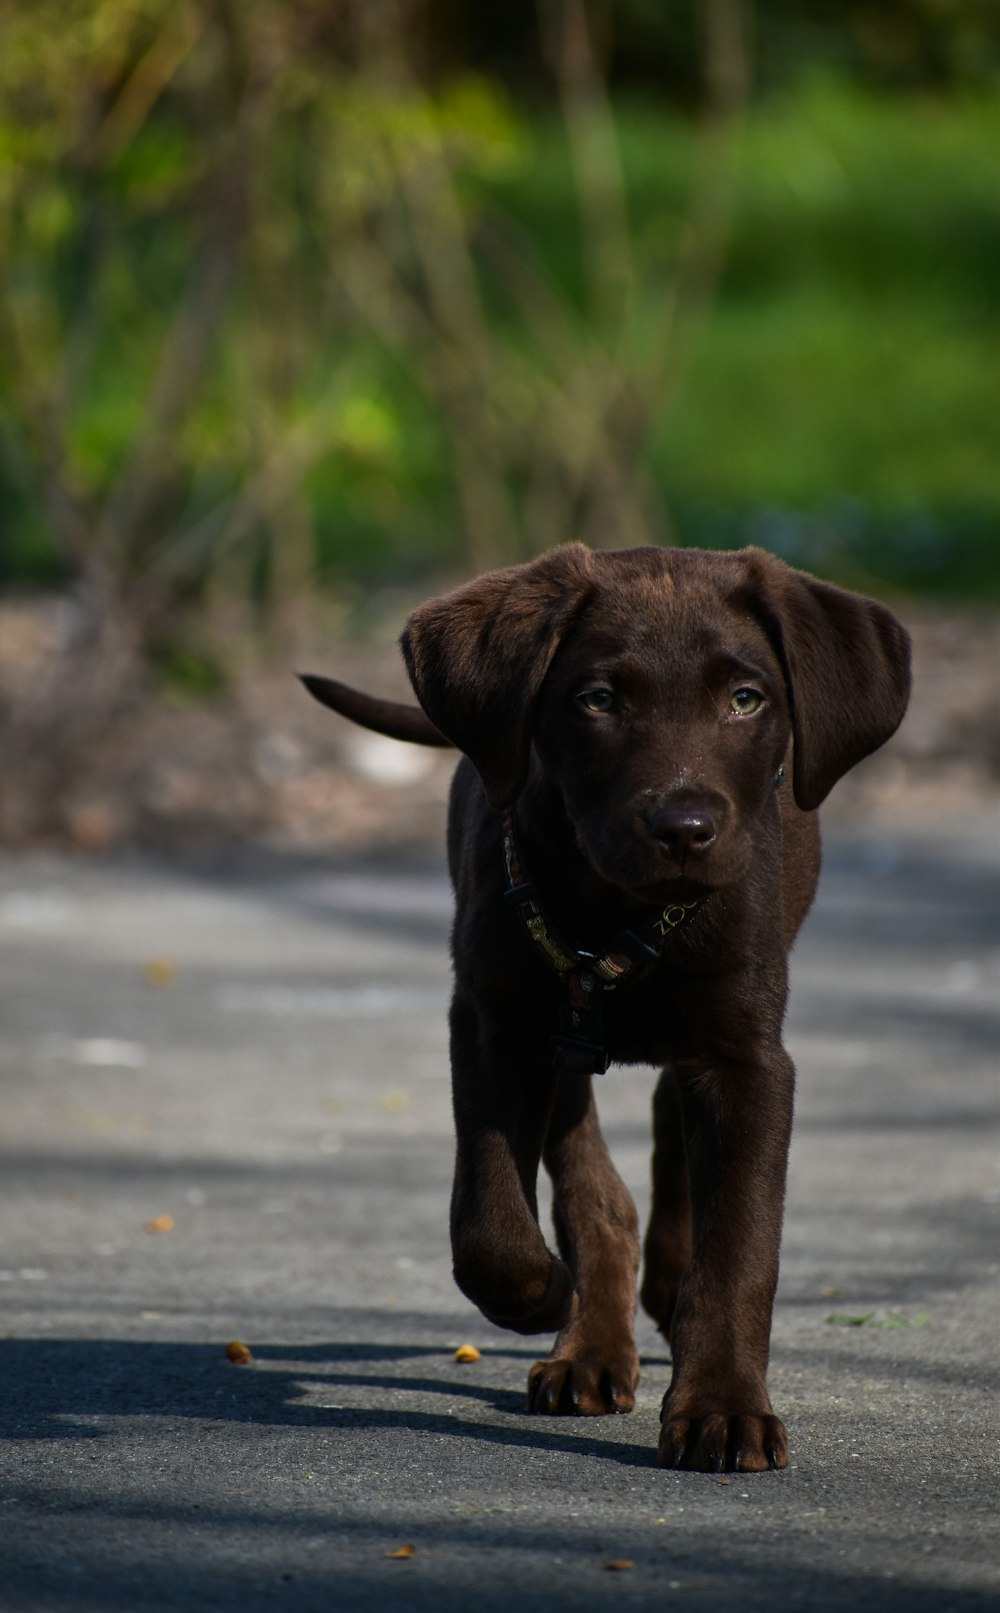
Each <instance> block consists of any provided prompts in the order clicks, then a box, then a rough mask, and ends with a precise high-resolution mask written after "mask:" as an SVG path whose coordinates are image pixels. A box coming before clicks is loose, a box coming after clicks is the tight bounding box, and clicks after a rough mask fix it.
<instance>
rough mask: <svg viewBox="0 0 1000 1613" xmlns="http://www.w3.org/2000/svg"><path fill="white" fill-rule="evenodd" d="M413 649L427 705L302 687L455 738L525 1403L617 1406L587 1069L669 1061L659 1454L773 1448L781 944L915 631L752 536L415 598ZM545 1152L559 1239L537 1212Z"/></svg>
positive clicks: (486, 1115) (627, 1234) (474, 1160)
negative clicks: (664, 1372)
mask: <svg viewBox="0 0 1000 1613" xmlns="http://www.w3.org/2000/svg"><path fill="white" fill-rule="evenodd" d="M402 645H403V653H404V656H405V658H406V664H407V667H408V669H409V673H410V678H411V680H412V683H413V687H414V689H415V690H416V693H417V697H418V699H419V701H420V705H421V707H422V708H423V713H424V714H425V715H422V714H421V713H420V712H418V711H416V710H415V709H414V708H410V707H406V706H398V705H394V704H390V703H388V702H383V701H377V700H373V699H372V698H371V697H369V696H366V695H362V694H360V693H358V692H356V691H353V690H350V689H347V688H346V687H345V686H344V685H342V684H336V683H333V682H331V681H330V680H327V679H321V678H309V679H306V680H305V681H306V683H307V686H308V687H309V689H310V691H311V692H312V693H313V694H314V695H315V696H316V697H317V698H318V699H320V700H323V701H325V703H327V704H328V705H332V706H334V707H335V708H336V709H337V710H340V711H343V712H344V713H345V714H346V715H349V716H351V717H352V718H354V720H355V721H359V722H362V723H364V724H365V725H366V726H369V727H373V728H376V729H378V730H380V731H382V732H385V733H389V734H393V735H396V736H397V737H400V738H406V739H415V740H418V741H423V742H424V743H429V744H434V743H438V744H441V743H448V742H451V743H452V744H454V745H456V746H458V747H459V749H460V750H462V751H463V752H464V753H465V757H466V758H467V759H466V760H463V761H462V762H461V763H460V764H459V767H458V769H457V771H456V774H455V781H454V786H453V790H452V799H451V812H450V827H449V860H450V867H451V874H452V880H453V882H454V886H455V895H456V902H457V912H456V918H455V927H454V938H453V951H454V962H455V995H454V1000H453V1004H452V1012H451V1036H452V1070H453V1081H454V1102H455V1122H456V1129H457V1137H458V1158H457V1168H456V1174H455V1188H454V1196H453V1200H452V1243H453V1249H454V1259H455V1276H456V1280H457V1282H458V1284H459V1287H460V1288H461V1289H462V1290H463V1291H464V1292H465V1293H466V1294H467V1295H468V1296H469V1298H470V1299H472V1300H473V1301H474V1302H475V1303H476V1304H477V1305H478V1306H479V1307H480V1309H481V1310H482V1311H483V1313H484V1315H485V1316H487V1317H489V1319H490V1320H491V1321H493V1322H496V1323H497V1324H498V1325H500V1326H502V1327H510V1328H514V1329H516V1330H517V1331H519V1332H524V1333H537V1332H544V1331H547V1330H549V1329H558V1330H559V1333H558V1337H557V1339H556V1342H555V1347H554V1349H553V1351H552V1354H551V1356H550V1357H549V1358H548V1359H547V1360H545V1361H540V1362H538V1363H537V1364H536V1365H535V1366H534V1367H533V1368H532V1370H531V1373H530V1375H529V1386H528V1395H529V1406H530V1407H531V1409H532V1410H533V1411H536V1412H547V1413H574V1412H575V1413H587V1414H591V1415H596V1414H600V1413H602V1412H612V1411H628V1410H630V1409H631V1407H632V1405H633V1403H634V1396H635V1388H636V1383H637V1381H638V1377H639V1365H638V1357H637V1354H636V1348H635V1341H634V1333H633V1321H634V1315H635V1303H636V1277H637V1271H638V1266H639V1237H638V1229H637V1223H636V1213H635V1208H634V1206H633V1204H632V1200H631V1198H630V1196H629V1194H628V1192H627V1191H626V1189H625V1187H624V1184H623V1183H622V1181H621V1180H620V1178H619V1176H618V1175H617V1173H616V1172H615V1170H614V1167H613V1166H612V1164H611V1161H610V1159H609V1157H608V1154H607V1151H606V1149H605V1146H604V1142H603V1139H602V1137H601V1134H600V1130H599V1128H598V1122H597V1116H596V1112H595V1108H594V1103H593V1097H592V1092H591V1074H592V1073H593V1072H594V1071H595V1070H600V1069H603V1068H604V1067H605V1064H606V1061H607V1058H608V1057H610V1058H611V1059H613V1060H615V1061H616V1062H622V1063H636V1062H642V1063H657V1064H663V1065H665V1069H664V1074H663V1076H662V1079H661V1081H660V1083H659V1086H658V1088H657V1092H656V1098H655V1101H654V1141H655V1149H654V1154H653V1189H654V1191H653V1206H652V1215H651V1219H650V1224H649V1229H648V1232H647V1234H646V1242H645V1276H644V1280H643V1285H642V1302H643V1305H644V1306H645V1308H646V1310H647V1311H648V1312H649V1314H650V1315H651V1316H652V1317H653V1318H654V1320H655V1321H656V1322H657V1323H658V1325H659V1327H660V1328H661V1330H662V1331H663V1333H664V1335H665V1337H666V1338H667V1339H668V1340H669V1343H670V1348H671V1353H672V1357H673V1375H672V1378H671V1382H670V1387H669V1389H668V1391H667V1394H666V1398H665V1399H664V1402H663V1412H662V1419H661V1432H660V1444H659V1449H660V1459H661V1461H663V1462H664V1463H666V1464H667V1465H669V1466H675V1467H690V1468H701V1469H708V1470H714V1471H719V1470H722V1469H726V1468H740V1469H763V1468H767V1467H784V1466H785V1463H786V1462H787V1459H788V1457H787V1443H786V1437H785V1430H784V1427H783V1425H782V1423H781V1422H780V1421H779V1420H778V1418H777V1417H776V1416H775V1415H774V1413H773V1411H772V1409H771V1403H770V1400H769V1398H768V1392H767V1383H766V1374H767V1359H768V1347H769V1338H770V1329H771V1309H772V1304H773V1299H774V1290H775V1284H776V1281H777V1275H778V1246H779V1241H780V1234H781V1218H782V1206H783V1197H784V1186H785V1168H786V1160H787V1154H788V1142H789V1134H790V1130H791V1123H792V1089H793V1083H794V1071H793V1068H792V1064H791V1061H790V1059H789V1057H788V1054H787V1053H786V1052H785V1049H784V1047H783V1046H782V1041H781V1027H782V1020H783V1018H784V1013H785V1001H786V995H787V980H788V974H787V956H788V950H789V947H790V946H791V943H792V940H793V939H794V937H795V934H796V932H797V930H798V928H799V926H800V925H801V923H802V920H803V918H804V917H805V914H806V912H807V911H808V908H809V904H810V902H811V900H812V896H813V892H814V890H815V886H816V878H817V874H818V870H819V857H820V852H819V835H818V826H817V821H816V816H815V808H816V807H818V806H819V804H820V802H821V801H822V800H823V799H824V797H825V796H826V795H827V793H828V791H829V790H830V789H831V787H832V786H833V784H834V783H835V782H836V781H837V779H838V778H840V777H841V776H842V774H844V773H845V772H846V771H847V770H848V768H850V767H852V766H853V765H854V764H855V762H858V761H860V760H861V758H862V757H864V756H867V755H868V754H869V753H870V752H871V751H873V750H875V749H877V747H878V746H879V745H881V744H882V743H883V742H884V741H885V740H886V739H888V738H889V736H890V734H892V733H893V731H894V730H895V728H896V727H897V725H898V724H899V722H900V720H901V718H902V716H903V712H904V710H905V708H906V702H907V696H908V691H909V641H908V639H907V635H906V633H905V632H904V630H903V629H902V627H901V626H900V625H899V623H898V622H897V621H896V620H895V618H894V617H893V616H892V615H891V614H890V613H889V611H887V610H886V609H885V608H884V607H883V606H881V605H879V604H876V603H875V602H873V601H871V600H868V599H863V598H860V597H858V596H857V595H854V594H849V593H845V592H843V591H842V590H840V589H837V588H833V587H830V586H828V585H827V584H824V583H821V582H817V581H815V580H814V579H813V578H811V577H808V576H805V575H804V574H803V573H801V572H796V571H792V570H790V569H789V568H788V567H787V566H785V565H783V564H782V562H781V561H779V560H776V559H775V558H773V557H772V556H771V555H769V554H766V553H764V552H763V551H761V550H759V549H746V550H742V551H740V552H739V553H732V554H712V553H703V552H699V551H696V550H680V549H631V550H625V551H622V552H620V553H603V552H601V553H592V552H591V551H590V550H588V549H586V548H584V547H583V546H582V545H580V544H573V545H570V546H568V547H566V548H562V549H556V550H554V551H552V553H550V554H547V555H543V556H542V557H541V559H539V560H536V561H534V562H532V563H531V564H530V565H524V566H514V567H511V568H509V569H507V570H503V571H496V572H493V573H491V574H489V575H488V576H485V577H480V578H479V579H478V580H477V581H476V582H473V583H470V584H469V585H468V586H467V587H465V588H461V589H459V590H458V591H457V592H455V593H453V594H450V595H448V596H446V597H445V598H443V599H437V600H432V601H431V602H430V603H429V604H426V605H424V606H422V607H421V608H420V609H419V610H417V611H415V612H414V614H413V615H412V616H411V617H410V620H409V622H408V623H407V626H406V629H405V631H404V634H403V639H402ZM428 719H429V720H428ZM786 768H787V779H786ZM540 1158H542V1159H544V1161H545V1164H546V1166H547V1168H548V1170H549V1172H550V1174H551V1176H552V1181H553V1187H554V1206H555V1229H556V1237H557V1242H558V1247H559V1252H560V1256H561V1258H558V1257H557V1256H556V1255H554V1254H553V1253H552V1252H551V1251H550V1250H549V1249H548V1248H547V1246H546V1243H545V1239H544V1237H543V1235H542V1232H541V1230H540V1228H539V1224H538V1218H537V1202H536V1194H535V1187H536V1177H537V1172H538V1164H539V1159H540Z"/></svg>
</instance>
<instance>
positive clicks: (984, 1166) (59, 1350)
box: [0, 822, 1000, 1613]
mask: <svg viewBox="0 0 1000 1613" xmlns="http://www.w3.org/2000/svg"><path fill="white" fill-rule="evenodd" d="M997 839H998V835H997V826H996V824H995V823H994V824H990V823H984V822H978V823H967V824H965V825H963V826H962V833H961V841H960V843H956V836H955V831H954V826H951V827H949V829H948V831H947V832H946V833H944V832H943V833H942V834H941V835H940V836H937V837H931V838H929V839H926V840H920V839H918V838H914V837H912V836H908V835H907V834H905V833H900V834H899V835H898V836H892V837H890V838H884V837H883V838H882V839H880V840H864V839H858V840H857V841H855V842H848V841H844V840H840V841H838V842H835V843H834V844H833V845H832V847H831V849H830V850H829V853H828V859H827V867H826V874H825V880H824V885H823V890H822V895H821V899H820V902H819V904H818V906H817V909H816V911H815V913H814V915H813V917H812V919H811V920H810V923H809V927H808V931H807V933H806V935H805V937H804V938H803V940H802V942H801V943H800V947H799V950H798V953H797V957H796V967H795V990H794V1006H793V1011H792V1015H791V1024H790V1036H789V1041H790V1046H791V1049H792V1052H793V1055H794V1057H795V1059H796V1061H797V1064H798V1066H799V1071H800V1100H799V1106H798V1113H797V1122H796V1132H795V1139H794V1144H793V1152H792V1169H791V1183H790V1193H789V1203H788V1212H787V1219H786V1231H785V1240H784V1250H783V1263H782V1280H781V1287H780V1291H779V1297H778V1304H777V1309H776V1317H775V1328H774V1341H773V1353H772V1363H773V1364H772V1372H771V1385H772V1391H773V1396H774V1400H775V1404H776V1407H777V1408H778V1409H779V1410H780V1412H781V1413H782V1414H783V1415H784V1417H785V1419H786V1421H787V1423H788V1425H789V1429H790V1437H791V1452H792V1454H791V1466H790V1468H789V1470H788V1471H787V1472H786V1473H783V1474H766V1475H760V1476H754V1477H750V1478H747V1477H743V1476H741V1475H738V1474H736V1475H732V1476H731V1477H730V1478H729V1479H726V1480H720V1479H719V1478H717V1477H712V1476H709V1475H699V1474H678V1473H668V1472H663V1471H661V1470H660V1469H659V1468H658V1467H657V1466H656V1465H655V1457H654V1452H655V1443H656V1425H657V1413H658V1408H659V1402H660V1397H661V1395H662V1392H663V1389H664V1387H665V1383H666V1380H667V1376H668V1367H667V1363H666V1356H665V1350H664V1347H663V1345H662V1342H660V1341H659V1340H658V1338H657V1335H656V1334H655V1332H654V1331H653V1329H652V1327H651V1326H650V1325H649V1324H648V1323H646V1322H643V1323H642V1324H641V1330H640V1338H641V1346H642V1350H643V1381H642V1384H641V1386H640V1393H639V1403H638V1408H637V1410H636V1412H635V1413H634V1414H633V1415H632V1416H630V1417H620V1418H606V1419H600V1420H597V1421H594V1420H583V1419H581V1420H554V1419H553V1420H550V1419H537V1418H530V1417H528V1416H527V1415H526V1414H525V1412H524V1409H523V1391H524V1383H525V1377H526V1373H527V1368H528V1366H529V1364H530V1363H531V1361H532V1360H533V1359H534V1357H535V1353H536V1350H535V1348H534V1346H533V1343H532V1341H531V1340H525V1339H521V1338H518V1337H516V1336H514V1335H508V1334H504V1333H501V1332H499V1331H497V1330H495V1329H493V1328H491V1327H490V1326H489V1325H488V1324H487V1323H485V1322H484V1321H483V1320H482V1319H481V1318H480V1317H479V1316H478V1314H477V1313H476V1312H475V1311H474V1310H473V1309H472V1308H471V1307H470V1306H468V1305H467V1304H466V1302H465V1301H464V1300H463V1299H462V1297H461V1296H460V1295H459V1293H458V1292H457V1290H456V1289H455V1288H454V1287H453V1285H452V1282H451V1276H450V1269H449V1260H448V1250H447V1239H446V1213H447V1195H448V1186H449V1176H450V1166H451V1159H450V1155H451V1144H450V1118H449V1100H448V1085H447V1073H446V1051H445V1026H444V1014H445V1004H446V997H447V988H448V965H447V957H446V937H447V927H448V911H449V902H448V893H447V889H446V885H445V882H444V878H443V875H442V871H441V868H440V865H439V863H438V862H436V861H427V862H420V861H417V860H413V859H410V860H405V859H400V860H398V861H396V862H393V861H392V860H391V859H384V860H382V861H381V862H370V863H366V864H365V865H363V866H358V865H353V866H349V865H348V864H346V863H334V862H330V863H327V864H319V863H316V862H303V861H295V860H290V859H287V858H286V859H282V858H278V857H274V858H270V859H260V858H258V859H256V860H252V861H246V860H242V861H241V860H233V861H231V862H229V863H227V864H221V863H217V864H215V865H207V864H203V865H195V864H193V863H192V864H189V865H184V866H178V865H176V864H174V865H170V866H167V865H155V864H153V863H150V862H134V863H129V862H115V863H111V864H102V863H99V862H86V861H80V862H74V861H67V860H31V861H7V862H0V978H2V998H0V1093H2V1115H3V1134H2V1142H0V1148H2V1153H3V1171H2V1175H0V1238H2V1244H0V1268H2V1269H0V1300H2V1304H3V1318H2V1323H0V1415H2V1433H3V1435H4V1436H5V1437H4V1442H3V1444H2V1446H0V1608H2V1609H3V1610H4V1613H8V1610H10V1613H13V1610H17V1613H28V1610H31V1613H41V1610H50V1609H51V1610H52V1613H63V1610H70V1609H72V1610H80V1613H84V1610H93V1613H118V1610H122V1613H126V1610H127V1613H132V1610H137V1613H138V1610H145V1609H164V1610H165V1609H174V1608H181V1607H183V1608H186V1609H196V1610H199V1613H200V1610H203V1609H204V1610H211V1609H224V1610H232V1613H237V1610H239V1613H257V1610H258V1609H260V1610H264V1609H276V1610H286V1609H287V1610H289V1613H292V1610H300V1609H310V1610H311V1609H317V1610H319V1609H323V1610H327V1609H344V1610H354V1609H359V1610H368V1609H383V1608H384V1609H388V1608H392V1609H393V1610H397V1609H399V1610H404V1613H405V1610H408V1609H425V1608H426V1609H428V1610H430V1609H434V1610H439V1609H443V1610H446V1613H447V1610H455V1613H457V1610H459V1609H461V1610H464V1609H475V1610H480V1613H489V1610H492V1609H500V1608H507V1607H509V1606H514V1605H516V1606H517V1608H518V1609H519V1610H521V1613H535V1610H538V1613H541V1610H547V1613H548V1610H556V1613H559V1610H563V1609H570V1608H587V1609H590V1608H594V1609H602V1608H605V1607H608V1608H610V1607H612V1606H613V1607H615V1608H616V1609H617V1608H620V1607H622V1608H624V1607H639V1608H647V1607H648V1608H654V1607H655V1608H657V1609H659V1608H662V1607H664V1606H670V1607H673V1606H677V1607H691V1606H700V1605H711V1606H714V1607H736V1606H738V1607H740V1608H741V1609H756V1608H767V1609H771V1608H773V1607H774V1606H776V1605H777V1606H780V1607H783V1608H816V1609H845V1610H847V1609H850V1610H857V1609H866V1610H867V1609H893V1610H896V1609H898V1610H903V1609H906V1610H908V1613H920V1610H927V1613H932V1610H933V1613H948V1610H949V1609H951V1610H955V1613H964V1610H966V1609H973V1608H984V1607H985V1606H986V1605H987V1603H988V1602H994V1603H995V1597H996V1595H997V1592H998V1590H1000V1584H998V1575H997V1573H996V1561H997V1532H996V1517H997V1491H998V1484H997V1479H998V1468H997V1439H996V1436H997V1416H996V1406H997V1401H996V1366H997V1337H998V1322H1000V1313H998V1299H997V1282H996V1275H997V1260H998V1243H997V1237H996V1231H997V1203H998V1183H997V1178H996V1175H995V1162H996V1161H995V1156H996V1144H997V1137H998V1128H997V1065H998V1057H997V1055H998V1045H1000V1034H998V1024H997V1017H996V1009H997V981H998V976H1000V933H998V928H997V910H998V894H1000V893H998V880H997ZM652 1079H653V1078H652V1073H651V1072H641V1071H640V1072H635V1071H622V1070H613V1071H612V1072H610V1073H609V1074H608V1075H607V1076H606V1077H604V1078H602V1082H601V1087H600V1093H601V1099H602V1112H603V1115H604V1118H605V1129H606V1131H607V1133H608V1136H609V1139H610V1142H611V1145H612V1150H613V1153H614V1155H615V1158H616V1160H617V1162H618V1164H619V1168H620V1169H621V1170H622V1172H623V1174H624V1175H625V1177H626V1179H627V1181H628V1182H629V1184H630V1186H631V1187H632V1188H633V1190H634V1192H635V1194H636V1197H637V1198H638V1199H639V1201H640V1208H642V1207H643V1205H644V1204H645V1202H646V1199H647V1173H648V1120H647V1114H648V1105H649V1097H650V1093H651V1088H652ZM164 1218H167V1219H164ZM157 1226H159V1227H161V1228H163V1229H165V1230H149V1228H150V1227H152V1228H156V1227H157ZM838 1317H839V1318H840V1320H834V1319H833V1318H838ZM231 1339H238V1340H242V1341H245V1342H246V1343H247V1344H248V1345H249V1346H250V1348H251V1350H252V1352H253V1356H254V1362H253V1364H252V1365H248V1366H235V1365H232V1364H230V1362H229V1361H227V1359H226V1356H225V1353H224V1352H225V1345H226V1343H227V1341H229V1340H231ZM465 1341H468V1342H471V1343H473V1344H475V1345H477V1346H478V1347H479V1349H480V1350H481V1352H482V1354H481V1358H480V1360H479V1361H477V1362H475V1363H472V1364H469V1365H459V1364H457V1363H456V1362H455V1360H454V1358H453V1352H454V1350H455V1348H456V1346H457V1345H459V1344H461V1343H463V1342H465ZM539 1343H540V1344H541V1345H542V1347H543V1349H544V1344H545V1341H539ZM409 1545H412V1546H413V1547H415V1551H414V1552H413V1554H412V1555H409V1556H406V1557H392V1556H390V1555H388V1554H390V1553H392V1552H393V1551H395V1550H397V1549H398V1548H400V1547H403V1546H409ZM622 1559H625V1560H627V1561H628V1562H629V1563H630V1564H631V1566H628V1567H623V1568H617V1569H615V1568H610V1567H608V1564H609V1563H611V1562H613V1561H615V1560H619V1561H620V1560H622Z"/></svg>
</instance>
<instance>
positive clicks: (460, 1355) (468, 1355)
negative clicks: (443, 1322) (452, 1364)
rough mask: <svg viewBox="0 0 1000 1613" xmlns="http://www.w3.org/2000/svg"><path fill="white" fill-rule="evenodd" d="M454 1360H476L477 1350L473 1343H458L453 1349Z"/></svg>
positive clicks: (477, 1358)
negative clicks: (454, 1349) (456, 1347)
mask: <svg viewBox="0 0 1000 1613" xmlns="http://www.w3.org/2000/svg"><path fill="white" fill-rule="evenodd" d="M455 1360H456V1361H478V1360H479V1351H478V1350H477V1349H476V1346H475V1345H474V1344H460V1345H459V1346H458V1349H457V1350H456V1351H455Z"/></svg>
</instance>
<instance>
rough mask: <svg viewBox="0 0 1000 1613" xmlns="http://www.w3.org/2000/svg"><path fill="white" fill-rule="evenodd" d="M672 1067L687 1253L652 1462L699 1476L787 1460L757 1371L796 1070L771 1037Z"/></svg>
mask: <svg viewBox="0 0 1000 1613" xmlns="http://www.w3.org/2000/svg"><path fill="white" fill-rule="evenodd" d="M677 1069H678V1076H679V1080H680V1090H681V1102H682V1106H683V1114H684V1135H685V1144H686V1150H687V1159H688V1166H689V1170H690V1184H691V1208H692V1215H693V1230H694V1249H693V1255H692V1260H691V1264H690V1266H689V1267H688V1270H687V1272H686V1274H685V1276H684V1279H683V1281H682V1283H681V1286H680V1292H679V1294H678V1298H677V1306H676V1310H675V1311H674V1315H673V1318H672V1322H671V1328H670V1342H671V1349H672V1352H673V1358H674V1367H673V1377H672V1379H671V1384H670V1388H669V1390H668V1391H667V1395H666V1398H665V1399H664V1402H663V1411H662V1416H661V1429H660V1442H659V1449H660V1460H661V1462H663V1463H664V1464H665V1465H666V1466H668V1467H689V1468H697V1469H700V1470H702V1471H708V1472H713V1471H715V1472H721V1471H723V1470H725V1469H737V1468H738V1469H743V1470H745V1471H760V1470H762V1469H765V1468H768V1467H784V1466H785V1465H786V1463H787V1461H788V1446H787V1440H786V1436H785V1429H784V1425H783V1424H782V1423H781V1422H780V1421H779V1419H778V1418H777V1417H775V1415H774V1413H773V1411H772V1409H771V1402H770V1400H769V1398H768V1393H767V1382H766V1378H767V1359H768V1350H769V1344H770V1333H771V1310H772V1306H773V1303H774V1291H775V1287H776V1285H777V1279H778V1248H779V1243H780V1240H781V1217H782V1208H783V1202H784V1187H785V1171H786V1164H787V1158H788V1143H789V1137H790V1133H791V1122H792V1095H793V1088H794V1080H795V1072H794V1069H793V1066H792V1063H791V1060H790V1059H789V1057H788V1055H787V1053H786V1052H785V1051H784V1048H783V1047H782V1046H781V1045H780V1043H774V1044H772V1045H770V1046H767V1047H762V1048H760V1049H759V1050H758V1051H757V1052H756V1054H755V1056H751V1057H748V1058H747V1059H746V1060H740V1061H737V1060H735V1059H732V1058H730V1059H728V1060H725V1061H724V1060H722V1059H715V1060H713V1061H694V1060H690V1061H681V1062H679V1064H678V1066H677Z"/></svg>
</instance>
